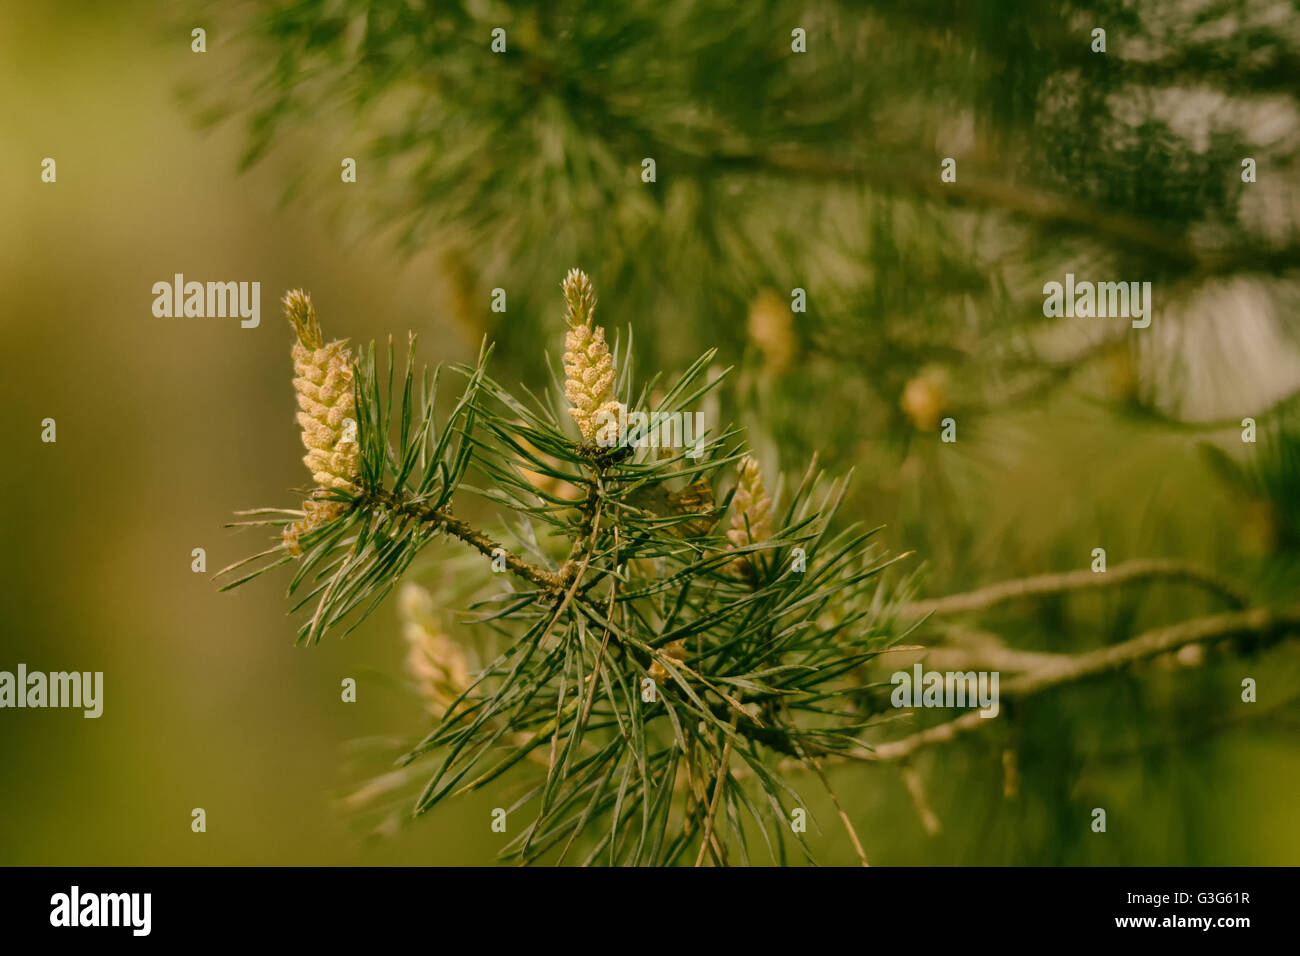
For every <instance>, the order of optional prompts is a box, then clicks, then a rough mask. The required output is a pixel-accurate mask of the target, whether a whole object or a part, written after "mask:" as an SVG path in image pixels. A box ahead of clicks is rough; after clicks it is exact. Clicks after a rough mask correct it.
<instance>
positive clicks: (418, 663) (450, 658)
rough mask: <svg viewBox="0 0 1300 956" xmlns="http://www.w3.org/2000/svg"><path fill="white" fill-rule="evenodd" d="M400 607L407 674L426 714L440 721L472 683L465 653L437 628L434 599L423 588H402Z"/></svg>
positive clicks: (415, 586) (412, 585) (410, 585)
mask: <svg viewBox="0 0 1300 956" xmlns="http://www.w3.org/2000/svg"><path fill="white" fill-rule="evenodd" d="M399 607H400V609H401V614H402V618H403V624H402V634H403V636H404V637H405V638H406V644H407V654H406V669H407V672H408V673H409V674H410V675H411V677H412V678H414V679H415V682H416V686H417V687H418V688H419V690H420V696H421V697H423V698H424V701H425V704H426V705H427V706H428V709H429V713H431V714H433V716H435V717H441V716H443V715H444V714H445V713H446V712H447V708H449V707H450V706H451V705H452V704H453V703H455V701H456V699H457V698H458V697H460V695H461V694H463V693H464V692H465V691H466V689H467V688H468V687H469V685H470V683H471V678H470V672H469V664H468V662H467V661H466V659H465V652H464V650H462V649H461V646H460V645H459V644H457V643H456V642H455V641H454V640H452V639H451V638H450V637H448V636H447V635H446V634H444V633H443V632H442V629H441V628H440V627H439V626H438V622H437V617H436V615H435V613H434V608H433V598H432V596H431V595H430V594H429V592H428V591H426V590H425V589H424V588H422V587H420V586H419V585H418V584H407V585H404V586H403V587H402V590H401V594H400V597H399Z"/></svg>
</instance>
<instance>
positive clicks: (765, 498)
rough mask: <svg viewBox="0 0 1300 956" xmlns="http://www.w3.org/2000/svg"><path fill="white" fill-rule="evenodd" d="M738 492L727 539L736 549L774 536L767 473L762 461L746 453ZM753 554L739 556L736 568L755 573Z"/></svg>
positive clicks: (733, 498) (734, 501) (740, 466)
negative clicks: (766, 481) (766, 482)
mask: <svg viewBox="0 0 1300 956" xmlns="http://www.w3.org/2000/svg"><path fill="white" fill-rule="evenodd" d="M738 471H739V472H740V475H739V480H738V482H737V484H736V493H735V494H734V495H733V496H732V498H731V509H732V510H731V528H730V530H728V531H727V539H728V540H729V541H730V542H731V546H732V547H733V548H743V547H745V546H746V545H749V544H757V543H759V542H760V541H766V540H767V539H768V538H770V537H772V499H771V497H770V496H769V495H768V493H767V488H766V487H765V486H764V485H763V475H762V473H761V472H760V471H759V468H758V462H757V461H755V460H754V459H753V458H752V457H751V456H749V455H746V456H745V457H744V458H742V459H741V461H740V465H739V468H738ZM751 558H752V555H747V556H745V557H743V558H737V559H736V561H735V562H734V564H733V570H735V571H737V572H739V573H741V574H745V575H748V574H750V573H752V571H753V567H752V565H751Z"/></svg>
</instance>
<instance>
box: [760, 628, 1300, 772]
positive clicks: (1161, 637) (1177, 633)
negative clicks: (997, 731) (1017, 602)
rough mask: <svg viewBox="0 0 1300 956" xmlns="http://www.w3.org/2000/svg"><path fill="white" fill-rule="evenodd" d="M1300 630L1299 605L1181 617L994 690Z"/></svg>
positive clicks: (893, 750)
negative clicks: (1220, 642)
mask: <svg viewBox="0 0 1300 956" xmlns="http://www.w3.org/2000/svg"><path fill="white" fill-rule="evenodd" d="M1296 629H1300V605H1297V606H1295V607H1291V608H1286V609H1282V610H1277V611H1274V610H1270V609H1268V608H1252V609H1251V610H1248V611H1236V612H1232V613H1228V614H1217V615H1212V616H1209V617H1203V618H1197V619H1195V620H1191V621H1184V622H1182V623H1179V624H1175V625H1172V626H1170V627H1163V628H1158V629H1156V630H1152V631H1147V632H1146V633H1143V634H1140V635H1138V636H1137V637H1134V638H1132V639H1130V640H1127V641H1124V642H1123V643H1120V644H1114V645H1111V646H1110V647H1102V648H1098V649H1097V650H1095V651H1089V652H1087V653H1085V654H1080V655H1077V656H1068V655H1063V656H1061V657H1060V658H1058V659H1054V660H1051V661H1047V662H1045V663H1044V664H1043V665H1042V666H1040V667H1038V668H1036V669H1035V670H1033V671H1031V672H1029V673H1027V674H1023V675H1021V676H1018V677H1015V678H1012V679H1011V680H1008V681H1006V682H1004V683H1002V684H1001V686H1000V688H999V695H1000V697H1001V698H1003V699H1007V700H1023V699H1025V698H1028V697H1033V696H1035V695H1038V694H1041V693H1044V692H1046V691H1049V690H1053V689H1056V688H1059V687H1062V686H1064V685H1067V684H1073V683H1076V682H1079V681H1084V680H1088V679H1091V678H1096V677H1100V676H1103V675H1105V674H1109V673H1113V672H1115V671H1118V670H1122V669H1124V668H1126V667H1130V666H1132V665H1133V664H1136V663H1138V662H1140V661H1145V660H1150V659H1151V658H1153V657H1159V656H1161V655H1163V654H1170V653H1173V652H1175V651H1177V650H1178V649H1179V648H1182V647H1187V646H1190V645H1198V644H1207V643H1211V642H1213V641H1217V640H1222V639H1225V638H1231V637H1240V636H1242V635H1253V636H1256V637H1258V638H1261V639H1265V640H1267V639H1271V638H1278V637H1279V636H1281V635H1285V634H1286V633H1287V632H1289V631H1293V630H1296ZM992 723H994V721H993V720H990V719H987V718H984V717H981V716H980V713H979V711H977V710H972V711H970V712H968V713H965V714H963V715H962V716H960V717H958V718H956V719H954V720H950V721H947V722H945V723H942V724H938V725H936V726H934V727H929V728H926V729H925V730H921V731H917V732H916V733H914V734H911V735H910V736H907V737H903V738H901V739H899V740H892V741H887V742H885V743H880V744H876V745H874V746H872V747H871V748H870V749H862V750H857V751H854V752H853V753H841V754H838V755H836V756H837V758H838V759H840V760H855V761H865V762H892V761H899V760H906V759H907V758H908V757H911V756H912V755H913V754H915V753H916V752H917V751H918V750H921V749H923V748H925V747H930V746H933V745H935V744H943V743H948V742H950V741H952V740H955V739H956V738H957V737H958V736H960V735H962V734H965V733H969V732H971V731H973V730H979V729H981V728H983V727H987V726H989V725H990V724H992ZM782 766H783V767H786V768H789V769H794V768H795V767H797V766H798V761H791V760H787V761H783V763H782Z"/></svg>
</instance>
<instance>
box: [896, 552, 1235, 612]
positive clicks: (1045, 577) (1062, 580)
mask: <svg viewBox="0 0 1300 956" xmlns="http://www.w3.org/2000/svg"><path fill="white" fill-rule="evenodd" d="M1147 578H1170V579H1174V580H1183V581H1188V582H1190V583H1193V584H1198V585H1200V586H1201V587H1204V588H1206V589H1207V590H1209V591H1212V592H1213V593H1215V594H1218V595H1219V596H1220V597H1222V598H1223V599H1224V600H1225V601H1227V602H1228V603H1229V604H1230V605H1231V606H1232V607H1235V608H1241V607H1245V606H1246V604H1247V603H1248V602H1247V599H1246V596H1245V595H1244V594H1242V593H1241V591H1240V590H1239V589H1238V588H1237V587H1236V586H1235V585H1234V584H1232V583H1231V582H1229V581H1227V580H1225V579H1224V578H1222V577H1220V576H1219V575H1217V574H1214V573H1213V572H1211V571H1207V570H1205V569H1204V568H1198V567H1196V566H1195V565H1191V564H1186V563H1184V562H1181V561H1170V560H1164V559H1155V560H1139V561H1126V562H1125V563H1123V564H1120V565H1116V566H1115V567H1113V568H1111V569H1110V570H1109V571H1099V572H1094V571H1091V570H1080V571H1065V572H1061V573H1057V574H1039V575H1035V576H1034V577H1029V578H1016V579H1015V580H1012V581H1002V582H1000V583H998V584H993V585H990V586H989V587H986V588H980V589H979V590H977V591H969V592H967V593H965V594H952V595H949V596H947V597H942V598H934V599H931V600H928V601H914V602H912V603H911V604H909V605H907V606H906V607H905V608H904V609H903V613H904V614H906V615H907V616H908V617H921V616H923V615H926V614H930V615H940V614H958V613H961V612H964V611H982V610H984V609H985V608H988V607H992V606H993V605H995V604H1001V603H1003V602H1004V601H1011V600H1014V599H1016V598H1024V597H1035V596H1037V595H1040V594H1056V593H1059V592H1062V591H1083V590H1090V589H1093V588H1106V587H1114V586H1116V585H1119V584H1129V583H1132V582H1134V581H1141V580H1145V579H1147Z"/></svg>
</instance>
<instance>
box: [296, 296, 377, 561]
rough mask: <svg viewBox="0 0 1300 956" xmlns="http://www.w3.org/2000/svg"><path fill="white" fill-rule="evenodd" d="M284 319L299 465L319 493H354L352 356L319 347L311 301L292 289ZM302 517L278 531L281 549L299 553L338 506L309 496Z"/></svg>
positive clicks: (339, 345) (334, 346)
mask: <svg viewBox="0 0 1300 956" xmlns="http://www.w3.org/2000/svg"><path fill="white" fill-rule="evenodd" d="M284 313H285V316H286V317H287V318H288V319H289V323H290V324H291V325H292V326H293V330H294V332H295V334H296V335H297V337H298V341H297V342H295V343H294V346H293V352H292V355H293V370H294V372H295V373H296V377H295V378H294V380H293V387H294V391H295V392H296V393H297V396H298V408H299V411H298V424H299V425H300V426H301V427H302V443H303V446H304V447H305V448H306V449H307V454H306V455H305V456H304V457H303V463H304V464H305V465H306V466H307V469H308V470H309V471H310V472H311V474H312V478H314V479H315V481H316V484H317V485H318V486H319V489H320V490H326V491H328V490H338V491H348V492H352V491H356V490H357V486H356V484H355V482H354V479H355V478H356V475H357V471H358V462H359V459H360V452H361V448H360V445H358V443H357V421H356V403H355V398H354V396H353V391H352V353H351V350H350V349H349V348H348V343H347V342H346V341H338V342H330V343H329V344H328V345H327V344H325V341H324V338H323V336H322V335H321V328H320V320H319V319H318V318H317V317H316V308H315V306H313V305H312V301H311V296H309V295H308V294H307V293H305V292H303V291H302V290H300V289H295V290H293V291H292V292H290V293H288V294H287V295H286V296H285V297H284ZM303 509H304V511H305V512H306V515H305V516H304V517H303V519H302V520H301V521H298V522H295V523H294V524H291V525H290V526H289V527H287V528H286V529H285V531H284V544H285V547H287V548H288V549H289V552H290V553H291V554H294V555H298V554H301V553H302V550H301V548H299V546H298V539H299V537H301V536H302V535H304V534H306V533H307V532H309V531H311V530H313V529H315V528H318V527H320V526H321V525H323V524H325V523H327V522H329V521H331V520H333V519H334V518H336V517H338V516H339V515H340V514H342V513H343V512H344V511H345V510H346V505H345V504H344V503H343V502H340V501H336V500H332V499H329V498H323V497H320V496H319V495H313V497H312V499H310V500H308V501H307V502H305V503H304V505H303Z"/></svg>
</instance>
